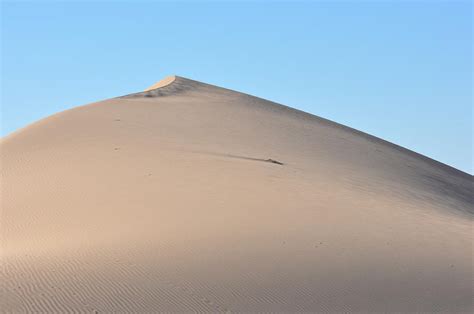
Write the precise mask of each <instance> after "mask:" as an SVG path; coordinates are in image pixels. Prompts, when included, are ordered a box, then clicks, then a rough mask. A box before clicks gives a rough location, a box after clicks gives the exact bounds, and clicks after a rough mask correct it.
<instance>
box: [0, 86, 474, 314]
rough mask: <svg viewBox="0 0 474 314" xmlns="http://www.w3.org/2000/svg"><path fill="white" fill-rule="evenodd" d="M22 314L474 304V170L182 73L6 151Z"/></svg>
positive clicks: (5, 297) (5, 179)
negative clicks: (453, 165)
mask: <svg viewBox="0 0 474 314" xmlns="http://www.w3.org/2000/svg"><path fill="white" fill-rule="evenodd" d="M0 147H1V220H0V226H1V228H0V236H1V238H0V239H1V265H2V266H1V272H0V282H1V286H2V289H1V293H0V304H1V306H0V308H1V311H4V312H15V313H16V312H71V311H82V312H91V313H94V312H96V313H100V312H158V311H171V312H185V311H210V312H226V311H244V312H248V311H281V312H295V311H312V312H341V311H359V312H369V311H373V312H382V311H384V312H434V311H440V312H447V313H453V312H471V311H473V310H474V309H473V304H472V299H471V298H472V295H473V290H472V285H471V283H472V269H473V268H472V267H473V263H472V244H473V235H472V221H473V219H472V218H473V207H472V205H473V199H472V195H473V194H474V193H473V192H474V191H473V178H472V176H470V175H468V174H466V173H463V172H460V171H458V170H456V169H453V168H451V167H448V166H446V165H443V164H441V163H438V162H436V161H433V160H431V159H429V158H426V157H423V156H421V155H418V154H416V153H414V152H411V151H408V150H406V149H403V148H401V147H399V146H396V145H393V144H390V143H388V142H385V141H383V140H380V139H377V138H375V137H372V136H370V135H367V134H364V133H362V132H359V131H356V130H353V129H350V128H347V127H344V126H341V125H339V124H336V123H333V122H330V121H327V120H325V119H321V118H319V117H316V116H312V115H309V114H306V113H303V112H301V111H297V110H294V109H291V108H288V107H285V106H282V105H279V104H275V103H272V102H269V101H266V100H263V99H259V98H256V97H252V96H249V95H245V94H242V93H238V92H234V91H231V90H226V89H223V88H219V87H215V86H211V85H207V84H203V83H200V82H196V81H192V80H188V79H184V78H180V77H175V78H170V79H168V80H167V81H166V82H164V83H163V84H158V85H157V86H155V87H152V89H150V90H147V91H146V92H141V93H136V94H131V95H127V96H123V97H118V98H113V99H108V100H105V101H101V102H97V103H93V104H90V105H87V106H83V107H78V108H75V109H72V110H68V111H64V112H61V113H59V114H56V115H53V116H51V117H49V118H46V119H44V120H41V121H39V122H37V123H35V124H32V125H30V126H28V127H26V128H24V129H22V130H20V131H17V132H16V133H14V134H11V135H10V136H8V137H6V138H4V139H3V140H2V142H1V146H0Z"/></svg>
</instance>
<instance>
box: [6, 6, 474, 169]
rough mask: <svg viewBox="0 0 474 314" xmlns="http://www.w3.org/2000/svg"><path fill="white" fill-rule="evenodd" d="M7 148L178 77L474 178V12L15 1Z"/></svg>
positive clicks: (9, 27) (10, 11) (9, 39)
mask: <svg viewBox="0 0 474 314" xmlns="http://www.w3.org/2000/svg"><path fill="white" fill-rule="evenodd" d="M1 9H2V11H1V18H2V20H1V23H2V34H1V35H2V37H1V38H2V39H1V44H2V49H1V52H2V55H1V61H2V64H1V65H2V67H1V93H2V95H1V101H2V107H1V135H2V136H4V135H7V134H9V133H11V132H13V131H15V130H17V129H19V128H21V127H24V126H26V125H28V124H29V123H31V122H34V121H36V120H38V119H40V118H43V117H46V116H48V115H50V114H53V113H55V112H58V111H62V110H64V109H68V108H71V107H74V106H78V105H82V104H86V103H89V102H93V101H97V100H101V99H105V98H110V97H115V96H119V95H123V94H127V93H131V92H136V91H140V90H142V89H144V88H146V87H148V86H149V85H151V84H153V83H154V82H155V81H158V80H160V79H161V78H163V77H164V76H167V75H170V74H177V75H180V76H184V77H188V78H191V79H196V80H200V81H204V82H207V83H211V84H215V85H219V86H222V87H226V88H230V89H235V90H238V91H242V92H246V93H249V94H252V95H256V96H259V97H262V98H266V99H270V100H273V101H276V102H279V103H283V104H285V105H289V106H291V107H295V108H298V109H301V110H304V111H307V112H310V113H313V114H315V115H318V116H322V117H324V118H328V119H331V120H334V121H336V122H339V123H342V124H345V125H348V126H350V127H353V128H356V129H359V130H361V131H364V132H367V133H370V134H372V135H375V136H378V137H381V138H383V139H386V140H388V141H391V142H393V143H396V144H398V145H401V146H404V147H406V148H409V149H412V150H414V151H417V152H419V153H421V154H424V155H426V156H428V157H431V158H433V159H436V160H438V161H441V162H443V163H446V164H449V165H451V166H454V167H456V168H458V169H461V170H463V171H465V172H470V173H472V156H473V147H472V132H473V127H472V119H473V115H472V70H473V69H472V2H471V1H464V2H461V1H418V2H414V1H371V2H368V1H367V2H362V1H346V2H336V1H331V2H316V1H306V2H292V3H289V2H288V3H285V2H268V1H267V2H263V1H259V2H235V3H230V2H197V1H194V2H179V3H176V2H175V3H166V2H156V1H155V2H152V1H148V2H138V1H128V2H111V1H108V2H93V1H87V2H86V1H82V2H75V3H70V2H69V3H68V2H61V1H54V2H41V1H35V2H18V1H12V2H8V1H3V2H2V8H1Z"/></svg>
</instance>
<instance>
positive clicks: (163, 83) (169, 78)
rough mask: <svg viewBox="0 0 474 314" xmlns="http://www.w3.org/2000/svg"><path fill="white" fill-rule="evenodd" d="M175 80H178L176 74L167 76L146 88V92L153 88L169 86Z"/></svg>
mask: <svg viewBox="0 0 474 314" xmlns="http://www.w3.org/2000/svg"><path fill="white" fill-rule="evenodd" d="M175 80H176V76H175V75H170V76H167V77H165V78H164V79H162V80H160V81H158V82H156V83H155V84H153V85H151V86H150V87H148V88H147V89H145V90H144V92H148V91H151V90H154V89H158V88H161V87H165V86H168V85H170V84H171V83H173V82H174V81H175Z"/></svg>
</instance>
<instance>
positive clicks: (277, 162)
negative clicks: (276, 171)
mask: <svg viewBox="0 0 474 314" xmlns="http://www.w3.org/2000/svg"><path fill="white" fill-rule="evenodd" d="M264 161H266V162H271V163H273V164H277V165H283V163H282V162H279V161H278V160H275V159H271V158H268V159H266V160H264Z"/></svg>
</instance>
